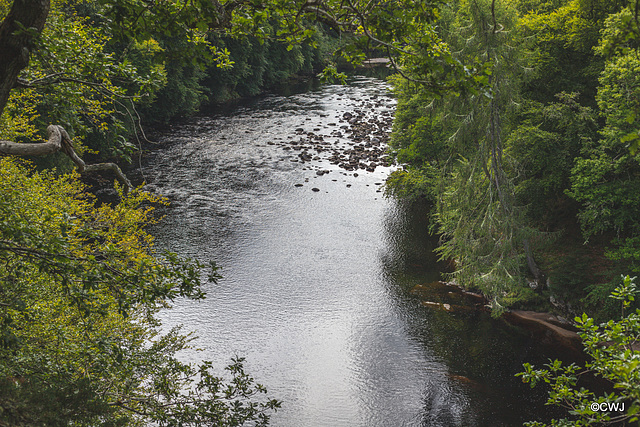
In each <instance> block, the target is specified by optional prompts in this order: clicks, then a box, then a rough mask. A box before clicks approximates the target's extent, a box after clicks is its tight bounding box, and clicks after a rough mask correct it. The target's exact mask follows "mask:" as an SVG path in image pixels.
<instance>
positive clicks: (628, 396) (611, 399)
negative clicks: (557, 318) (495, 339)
mask: <svg viewBox="0 0 640 427" xmlns="http://www.w3.org/2000/svg"><path fill="white" fill-rule="evenodd" d="M634 279H635V278H630V277H629V276H626V277H624V278H623V283H622V285H621V286H619V287H618V288H616V290H615V291H614V292H613V293H612V294H611V297H612V298H614V299H616V300H619V301H620V302H621V307H622V313H621V314H622V315H621V318H620V320H616V321H614V320H611V321H609V322H607V323H603V324H600V325H597V324H596V323H595V322H594V320H593V319H592V318H590V317H589V316H587V315H586V314H583V315H582V316H580V317H576V319H575V321H576V323H577V325H578V327H579V328H580V330H581V333H580V336H581V338H582V340H583V345H584V348H585V351H586V353H587V354H588V355H589V358H590V361H589V362H587V363H586V365H585V368H580V367H578V366H577V365H575V364H573V363H572V364H570V365H562V362H560V361H558V360H555V361H553V362H550V363H549V364H548V365H546V367H545V368H543V369H534V367H533V366H532V365H531V364H529V363H526V364H525V365H524V368H525V371H524V372H521V373H519V374H517V376H519V377H522V381H523V382H525V383H529V384H530V385H531V387H535V386H536V384H538V383H547V384H550V386H551V390H550V392H549V400H548V401H547V405H557V406H561V407H564V408H566V409H567V410H568V412H569V414H570V418H565V419H561V420H553V421H552V422H551V424H550V425H552V426H569V425H571V426H590V425H599V426H600V425H612V424H619V423H623V422H625V421H628V422H631V423H637V422H638V419H639V418H638V414H639V413H640V370H638V365H639V364H640V349H639V347H638V344H639V343H640V310H636V311H635V313H630V314H628V315H626V316H625V310H626V309H628V308H629V306H630V304H631V302H632V301H634V299H635V295H637V293H638V289H637V288H636V285H635V283H634ZM588 375H594V376H596V377H600V378H603V379H605V380H606V381H607V383H608V384H609V385H610V386H611V387H612V388H613V390H614V392H612V393H608V394H604V395H601V396H597V395H596V394H595V393H594V392H592V391H590V390H588V389H585V388H584V387H583V386H582V385H581V383H580V379H581V377H585V376H588ZM579 386H580V388H578V387H579ZM526 425H528V426H532V427H534V426H537V427H542V426H545V425H546V424H543V423H539V422H530V423H527V424H526Z"/></svg>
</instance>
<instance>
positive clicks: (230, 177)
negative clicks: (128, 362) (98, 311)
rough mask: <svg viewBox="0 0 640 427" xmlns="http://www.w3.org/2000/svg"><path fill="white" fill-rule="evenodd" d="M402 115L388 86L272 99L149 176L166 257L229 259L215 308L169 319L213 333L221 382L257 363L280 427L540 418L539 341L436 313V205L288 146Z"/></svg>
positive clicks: (244, 107)
mask: <svg viewBox="0 0 640 427" xmlns="http://www.w3.org/2000/svg"><path fill="white" fill-rule="evenodd" d="M374 103H375V105H373V104H374ZM394 105H395V101H394V100H393V99H392V98H391V97H390V96H389V93H388V90H387V86H386V85H385V83H383V82H382V81H379V80H374V79H366V78H359V79H356V80H355V81H354V82H352V83H351V84H350V85H348V86H331V85H328V86H315V87H313V88H312V89H311V90H309V91H305V92H303V93H297V94H296V93H294V94H291V95H287V96H285V95H271V96H266V97H263V98H260V99H257V100H253V101H251V102H247V103H244V104H241V105H238V106H236V107H234V108H229V109H228V111H224V112H220V111H219V112H211V113H210V114H207V115H205V116H201V117H196V118H193V119H192V120H190V121H188V122H187V123H184V124H181V125H176V126H175V127H174V128H173V129H172V130H171V131H169V132H167V133H166V134H164V136H163V137H162V140H163V142H165V143H167V146H166V147H164V148H162V149H159V150H157V151H154V152H153V153H152V154H151V155H150V156H149V157H148V158H147V160H146V164H145V167H144V170H143V171H144V174H145V177H146V179H147V182H149V183H150V184H149V188H150V189H151V190H152V191H156V192H158V193H160V194H164V195H166V196H167V197H168V198H169V199H170V200H171V202H172V204H171V206H170V207H169V208H166V209H164V210H163V211H162V213H163V214H165V215H166V218H165V219H164V220H163V221H162V222H161V223H160V224H159V225H157V226H155V227H154V228H153V229H152V233H153V234H154V235H155V236H156V239H157V246H159V247H160V248H167V249H170V250H172V251H175V252H178V253H180V254H181V255H185V256H192V257H197V258H199V259H201V260H205V261H206V260H209V259H212V260H215V261H216V262H217V263H218V265H220V266H221V267H222V271H221V272H222V274H223V276H224V277H223V279H222V280H220V282H219V283H218V284H217V285H213V284H208V285H207V288H206V290H207V292H208V298H207V299H206V300H204V301H200V302H193V301H179V302H177V304H176V305H175V307H174V308H173V309H172V310H169V311H166V312H163V313H162V319H163V322H164V324H165V325H167V326H172V325H177V324H183V325H185V328H186V330H191V331H195V333H196V334H197V335H198V337H199V338H198V339H197V340H196V341H195V344H196V345H197V346H198V347H200V348H201V349H202V350H201V351H199V352H191V353H188V354H185V355H184V357H185V358H187V359H189V360H194V361H196V360H212V361H213V362H214V365H215V366H217V367H218V368H220V372H222V368H223V367H224V366H225V365H226V364H228V363H229V362H230V359H231V358H232V357H233V356H236V355H238V356H242V357H246V364H245V368H246V369H247V371H248V372H249V373H250V374H251V375H252V376H254V377H255V378H256V379H257V380H258V381H259V382H260V383H262V384H264V385H265V386H266V387H267V389H268V390H269V392H270V395H272V396H273V397H276V398H278V399H280V400H282V401H283V405H282V409H281V410H279V411H278V412H277V413H276V414H274V415H273V417H272V425H274V426H283V427H303V426H501V425H505V426H511V425H514V426H515V425H521V424H522V422H523V421H526V420H531V419H536V418H539V417H540V414H542V413H544V412H545V409H544V407H543V406H542V405H541V403H542V402H543V397H544V396H543V395H542V392H536V393H535V394H534V393H533V392H531V391H530V390H529V388H528V387H527V386H524V385H522V384H521V383H520V381H519V380H518V379H516V378H514V377H513V375H514V374H515V373H516V372H518V371H520V370H521V366H522V363H523V362H525V361H527V360H530V359H532V358H536V357H538V355H537V353H536V352H535V351H534V348H535V346H534V345H533V343H532V342H531V341H530V339H529V338H528V337H527V336H526V335H524V334H522V333H521V332H519V331H517V330H514V329H512V328H509V327H508V326H506V325H505V324H503V323H502V322H500V321H496V320H492V319H491V318H490V317H489V316H488V315H487V314H486V313H484V312H481V311H474V310H468V311H467V310H464V311H462V312H457V313H456V312H453V313H451V312H447V311H444V310H442V309H440V308H438V307H437V306H434V305H429V304H423V300H424V299H425V298H427V299H428V298H429V291H428V290H429V289H430V287H429V286H423V287H422V288H423V292H422V293H421V296H420V297H419V296H417V295H416V293H415V289H414V288H415V286H416V285H421V284H422V285H424V284H429V283H431V282H434V281H437V280H438V279H439V278H440V270H441V266H439V265H438V264H437V262H436V258H435V256H434V255H433V253H432V249H433V245H434V241H433V238H430V237H429V236H428V233H427V218H426V215H425V213H424V212H425V210H424V208H421V207H419V206H417V207H415V206H414V207H413V208H408V207H405V206H402V205H401V204H399V203H397V202H396V201H394V200H389V199H386V198H384V197H383V196H382V193H381V192H380V188H381V185H380V183H382V182H383V180H384V179H385V177H386V176H387V175H388V173H389V172H390V170H392V168H387V167H378V168H376V170H375V171H374V172H365V171H362V170H360V171H358V174H357V176H354V172H348V171H345V170H343V169H340V168H338V167H337V166H336V165H332V164H330V163H329V162H327V161H326V157H327V153H326V152H325V153H319V154H318V157H316V160H312V161H311V162H307V163H301V162H300V161H298V160H299V157H298V156H297V154H298V152H297V151H296V150H292V149H285V148H286V147H288V145H287V143H288V142H290V141H292V140H295V139H296V138H297V134H296V129H298V133H299V129H300V128H302V129H303V130H304V131H305V132H306V131H313V132H315V133H317V134H322V133H323V134H324V135H329V134H330V133H331V132H332V131H333V130H335V129H339V127H338V126H340V125H344V123H340V122H339V119H340V118H341V117H342V116H343V114H344V113H345V112H349V111H353V110H354V109H356V108H360V109H363V108H364V110H365V112H366V113H367V114H370V115H375V116H377V117H378V116H379V117H390V115H391V114H392V112H393V108H394ZM326 140H327V141H329V142H330V143H331V144H334V145H335V146H344V145H348V144H350V141H349V140H348V139H347V138H345V137H331V138H329V137H327V138H326ZM318 170H328V171H329V173H325V174H323V175H318V173H317V171H318ZM296 184H302V186H296ZM312 188H316V189H317V190H319V191H313V190H312ZM425 289H426V291H424V290H425ZM434 289H435V288H434ZM438 289H439V290H438V291H439V292H440V291H442V289H440V288H438ZM425 292H426V295H425ZM446 294H447V293H446V292H445V293H441V294H438V295H440V296H438V295H436V294H435V293H434V295H433V299H434V300H436V299H437V298H441V297H443V296H442V295H444V297H443V298H446Z"/></svg>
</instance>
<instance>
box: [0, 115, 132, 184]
mask: <svg viewBox="0 0 640 427" xmlns="http://www.w3.org/2000/svg"><path fill="white" fill-rule="evenodd" d="M47 132H48V133H49V140H48V141H47V142H43V143H17V142H11V141H2V140H0V154H5V155H11V156H46V155H49V154H53V153H57V152H58V151H62V152H63V153H65V154H66V155H67V156H68V157H69V158H70V159H71V161H72V162H73V163H74V164H75V165H76V167H77V169H78V172H80V173H85V172H98V171H107V170H109V171H112V172H113V173H114V174H115V175H116V177H117V178H118V180H119V181H120V182H121V183H122V184H123V185H124V192H125V194H127V193H128V192H129V190H131V189H132V188H133V185H131V182H130V181H129V179H127V177H126V175H125V174H124V173H122V170H121V169H120V167H118V165H116V164H115V163H96V164H93V165H87V164H86V163H85V162H84V161H83V160H82V159H81V158H80V157H79V156H78V154H77V153H76V152H75V150H74V149H73V141H72V140H71V137H70V136H69V134H68V133H67V131H66V130H65V129H64V128H63V127H62V126H58V125H49V127H47Z"/></svg>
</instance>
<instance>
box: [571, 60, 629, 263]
mask: <svg viewBox="0 0 640 427" xmlns="http://www.w3.org/2000/svg"><path fill="white" fill-rule="evenodd" d="M639 76H640V60H639V59H638V57H637V52H635V51H634V52H628V53H625V54H622V55H619V56H616V57H613V58H611V59H609V60H608V61H607V64H606V67H605V70H604V72H603V73H602V76H601V77H600V87H599V88H598V97H597V100H598V106H599V107H600V111H601V114H602V116H603V117H604V118H605V126H604V128H603V129H602V130H601V139H600V140H599V141H598V142H597V143H591V144H585V146H584V148H583V155H582V157H580V158H578V159H577V160H576V162H575V167H574V168H573V170H572V173H571V184H572V186H571V190H570V192H569V194H570V195H571V196H572V197H573V198H574V199H576V200H577V201H579V202H581V203H582V209H581V211H580V213H579V216H578V217H579V220H580V224H581V225H582V228H583V231H584V234H585V236H586V237H587V238H589V237H590V236H593V235H594V234H599V233H605V232H615V234H616V238H615V240H614V242H613V243H614V246H613V247H612V248H611V249H610V251H609V256H610V257H611V258H613V259H618V260H624V261H625V262H626V263H627V264H628V267H629V268H630V269H631V270H632V271H638V269H639V268H640V264H638V261H640V240H639V239H638V233H640V222H639V220H638V215H637V212H638V209H640V194H639V191H640V177H639V174H640V154H639V153H638V152H634V151H633V150H630V148H632V147H631V146H630V142H632V141H631V140H630V139H629V138H628V136H629V135H632V134H634V133H636V132H637V131H638V129H640V118H639V117H640V116H637V115H636V112H638V111H640V102H639V101H638V97H639V96H640V77H639Z"/></svg>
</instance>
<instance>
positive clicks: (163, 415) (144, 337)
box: [0, 158, 279, 426]
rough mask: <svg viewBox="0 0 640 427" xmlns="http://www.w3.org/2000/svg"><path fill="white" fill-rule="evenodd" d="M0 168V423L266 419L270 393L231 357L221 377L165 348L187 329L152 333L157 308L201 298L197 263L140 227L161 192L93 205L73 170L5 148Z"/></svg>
mask: <svg viewBox="0 0 640 427" xmlns="http://www.w3.org/2000/svg"><path fill="white" fill-rule="evenodd" d="M0 177H1V179H0V194H1V195H2V197H1V198H0V200H1V202H0V212H1V213H0V218H2V221H0V260H1V262H0V280H1V281H2V286H1V287H0V383H1V385H2V386H1V387H0V408H2V410H1V411H0V424H3V425H6V424H9V425H47V426H55V425H70V424H75V425H96V424H100V425H149V424H150V423H156V424H157V425H161V426H172V425H185V426H186V425H202V424H203V423H209V424H213V425H221V426H237V425H242V424H243V423H244V422H245V421H255V422H256V423H257V425H263V424H266V422H267V420H268V411H270V410H273V409H276V408H277V407H278V406H279V402H278V401H275V400H272V399H262V398H260V397H259V396H260V395H263V394H264V392H265V390H264V388H263V387H262V386H260V385H258V384H256V383H255V382H254V381H253V379H251V378H250V377H248V376H247V375H246V374H245V373H244V371H243V369H242V363H241V362H242V360H236V361H234V363H233V365H232V366H231V367H230V368H229V377H230V379H229V380H225V379H223V378H219V377H217V376H214V375H213V372H212V368H211V364H210V363H207V362H205V363H203V364H202V365H200V366H192V365H189V364H186V363H184V362H181V361H180V360H179V359H178V358H177V353H178V352H180V351H181V350H183V349H185V348H188V347H189V342H190V340H191V338H190V337H189V336H188V335H184V334H181V333H180V331H179V330H178V329H174V330H172V331H170V332H169V333H166V334H161V333H160V330H159V327H160V325H159V322H158V321H157V320H156V318H155V314H156V313H157V311H158V310H159V309H160V308H162V307H168V306H169V305H170V303H171V302H172V301H174V300H175V299H176V298H180V297H186V298H192V299H202V298H204V293H203V292H202V290H201V286H202V280H203V279H202V278H201V274H202V269H203V267H204V266H203V265H202V264H200V263H199V262H197V261H194V260H188V259H182V258H180V257H178V256H176V255H175V254H171V253H166V254H164V255H163V256H161V255H160V254H156V253H155V252H154V250H153V238H152V237H151V236H150V235H149V234H147V233H146V232H145V231H144V227H145V226H146V225H148V224H149V223H151V222H152V221H153V219H152V217H151V216H150V215H151V212H152V207H151V204H155V203H161V202H162V200H160V199H157V198H156V197H154V196H151V195H149V194H147V193H144V192H142V191H140V190H136V191H133V192H131V193H130V194H129V195H127V196H124V195H121V196H122V198H123V201H122V203H120V204H118V205H117V206H114V207H111V206H108V205H102V206H100V207H96V206H95V205H94V201H93V198H92V197H90V196H88V195H87V194H86V193H84V192H83V190H84V189H83V187H82V185H81V184H80V183H79V181H78V180H77V176H76V175H64V176H61V177H60V178H56V177H55V176H54V174H53V173H51V172H40V173H36V172H33V171H32V170H31V169H30V168H29V167H25V166H24V165H22V164H20V163H18V162H16V161H14V160H9V159H6V158H5V159H2V160H0ZM216 270H217V268H216V267H215V265H212V266H211V269H210V277H209V280H211V281H213V282H215V281H216V280H217V279H218V277H219V276H218V274H217V272H216Z"/></svg>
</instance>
